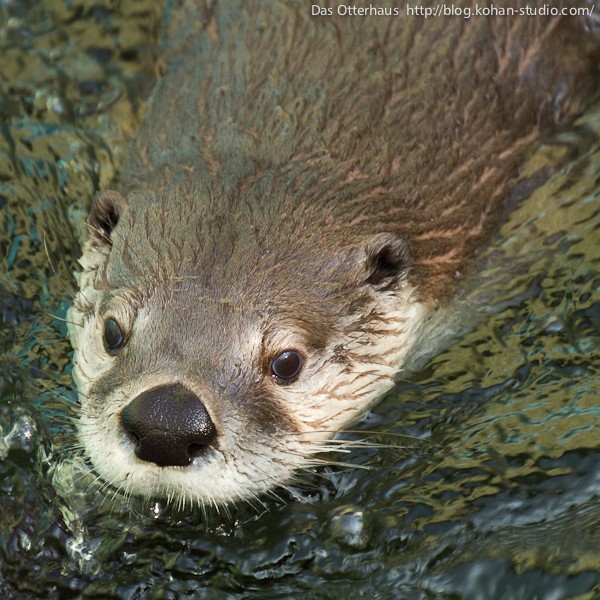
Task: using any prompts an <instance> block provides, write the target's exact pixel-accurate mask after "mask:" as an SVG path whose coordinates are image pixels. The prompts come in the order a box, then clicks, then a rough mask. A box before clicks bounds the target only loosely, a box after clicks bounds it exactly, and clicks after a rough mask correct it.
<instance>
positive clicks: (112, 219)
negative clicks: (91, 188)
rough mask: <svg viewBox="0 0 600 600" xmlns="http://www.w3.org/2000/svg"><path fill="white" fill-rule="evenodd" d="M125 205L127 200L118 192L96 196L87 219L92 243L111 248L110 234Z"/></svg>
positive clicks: (102, 193) (108, 192)
mask: <svg viewBox="0 0 600 600" xmlns="http://www.w3.org/2000/svg"><path fill="white" fill-rule="evenodd" d="M126 205H127V199H126V198H125V196H123V195H122V194H119V192H114V191H107V192H101V193H100V194H97V195H96V197H95V198H94V201H93V203H92V208H91V210H90V214H89V216H88V219H87V224H88V231H89V232H90V240H91V241H92V243H94V244H97V245H100V244H103V245H109V246H112V241H111V239H110V236H111V233H112V231H113V229H114V228H115V226H116V225H117V223H118V222H119V218H120V217H121V214H122V213H123V210H124V208H125V206H126Z"/></svg>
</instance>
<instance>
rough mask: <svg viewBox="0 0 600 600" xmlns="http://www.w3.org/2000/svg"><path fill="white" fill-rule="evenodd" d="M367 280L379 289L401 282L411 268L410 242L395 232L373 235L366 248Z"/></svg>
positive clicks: (385, 288)
mask: <svg viewBox="0 0 600 600" xmlns="http://www.w3.org/2000/svg"><path fill="white" fill-rule="evenodd" d="M365 254H366V260H365V269H366V277H365V281H366V282H367V283H368V284H370V285H372V286H373V287H374V288H375V289H377V290H388V289H390V288H393V287H395V286H397V285H398V284H400V283H401V282H402V281H403V280H404V279H406V276H407V275H408V270H409V262H410V261H409V254H408V244H407V243H406V240H405V239H404V238H401V237H399V236H397V235H395V234H393V233H379V234H377V235H375V236H373V237H372V238H371V239H370V240H369V243H368V244H367V247H366V249H365Z"/></svg>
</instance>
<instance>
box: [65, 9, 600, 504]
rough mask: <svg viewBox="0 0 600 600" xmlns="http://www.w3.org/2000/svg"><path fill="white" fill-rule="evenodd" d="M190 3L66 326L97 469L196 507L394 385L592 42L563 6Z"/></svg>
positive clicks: (586, 63)
mask: <svg viewBox="0 0 600 600" xmlns="http://www.w3.org/2000/svg"><path fill="white" fill-rule="evenodd" d="M566 6H571V5H566ZM334 12H335V11H334ZM196 17H197V23H198V25H197V26H196V25H195V23H196V22H195V21H194V20H193V19H191V20H190V22H191V25H190V27H188V29H194V28H196V29H197V32H196V33H195V34H194V35H187V36H186V37H184V38H179V41H175V40H176V39H177V36H175V35H174V39H173V40H172V46H171V47H172V53H173V55H174V58H173V60H172V64H171V65H170V67H169V71H168V74H167V75H166V76H165V77H164V78H163V80H162V81H161V82H160V83H159V84H158V86H157V89H156V91H155V94H154V96H153V100H152V104H151V108H150V110H149V114H148V116H147V118H146V121H145V123H144V125H143V126H142V128H141V131H140V132H139V135H138V136H137V138H136V140H135V141H134V143H133V145H132V147H131V148H130V151H129V154H128V157H127V159H126V161H125V166H124V169H123V173H122V176H121V191H120V192H104V193H103V194H101V195H99V196H98V197H97V198H96V200H95V202H94V205H93V208H92V211H91V214H90V217H89V226H90V227H89V230H90V238H89V241H88V242H87V244H86V247H85V251H84V254H83V257H82V259H81V264H82V267H83V272H82V274H81V277H80V287H81V292H80V294H79V295H78V297H77V299H76V301H75V304H74V306H73V308H72V309H71V313H70V317H69V319H70V321H71V322H72V324H71V338H72V341H73V346H74V348H75V358H74V362H75V368H74V375H75V379H76V382H77V385H78V388H79V392H80V397H81V405H82V407H81V421H80V436H81V440H82V442H83V444H84V446H85V448H86V451H87V453H88V454H89V456H90V457H91V459H92V462H93V464H94V465H95V468H96V469H97V470H98V471H99V473H100V474H101V475H102V477H103V478H104V479H105V480H106V481H108V482H110V483H111V484H113V485H115V486H116V487H119V488H122V489H123V490H124V491H126V492H128V493H140V494H146V495H157V496H164V497H167V498H171V499H173V498H176V499H178V501H179V502H181V503H185V502H187V501H190V502H194V503H200V504H204V503H211V504H214V505H217V504H221V503H225V502H229V501H235V500H237V499H243V498H251V497H255V496H256V495H258V494H260V493H262V492H264V491H266V490H268V489H270V488H272V487H274V486H276V485H280V484H283V483H285V482H286V481H288V480H289V479H290V478H291V476H292V474H293V472H294V471H295V470H297V469H300V468H304V467H306V466H309V465H311V464H314V463H315V462H316V461H317V460H318V458H317V457H316V455H317V454H318V453H319V452H321V451H325V450H327V449H328V448H329V447H330V446H328V445H327V440H329V439H330V438H331V437H332V436H334V435H335V434H336V432H338V431H339V430H340V429H342V428H344V427H345V426H347V425H348V424H349V423H351V422H352V421H355V420H356V419H357V418H359V417H360V415H361V414H362V413H363V412H364V411H365V410H366V409H367V408H368V407H369V406H371V405H372V404H373V403H374V402H375V401H376V400H377V399H378V398H379V397H381V395H382V394H384V393H385V392H386V391H388V390H389V389H390V388H391V387H392V386H393V381H394V376H395V375H396V374H397V372H398V371H399V370H400V369H401V367H402V364H403V362H404V360H405V357H406V354H407V352H408V351H409V350H410V348H411V347H412V346H413V345H414V342H415V339H416V338H417V335H418V331H419V329H420V328H421V327H422V326H423V324H424V323H425V322H427V320H428V319H429V318H430V316H431V315H432V313H433V312H434V311H435V310H436V307H437V306H438V304H439V303H440V302H443V301H444V300H446V299H448V298H449V297H450V296H451V294H452V290H453V288H454V286H455V282H456V276H457V273H461V272H463V270H464V269H465V267H466V264H467V262H468V260H469V259H470V258H471V256H472V255H473V252H474V251H475V250H476V249H477V247H479V246H480V245H481V244H482V242H483V241H484V240H485V239H486V237H487V236H488V234H489V231H490V230H491V228H492V227H493V226H494V224H495V223H496V221H497V219H498V216H499V214H500V213H501V211H502V209H503V202H502V200H503V197H504V196H505V195H506V193H507V190H508V187H509V185H510V183H511V181H512V180H513V179H514V177H515V175H516V172H517V167H518V165H519V163H520V161H522V160H523V157H524V155H525V153H526V152H527V150H528V148H530V147H531V144H532V142H533V141H534V140H535V139H537V138H538V137H539V136H540V134H541V133H542V132H544V131H546V130H548V129H551V128H553V127H555V126H556V125H559V124H561V123H564V122H566V121H568V120H570V119H572V118H573V117H574V116H575V115H577V114H578V113H579V112H581V110H582V109H583V108H584V106H585V105H586V103H588V102H589V101H590V99H591V98H592V96H593V94H594V90H595V89H596V83H597V78H596V58H597V43H596V39H595V38H594V36H593V33H592V32H591V31H588V29H587V27H586V24H585V22H584V20H583V19H581V18H578V17H539V18H537V17H514V18H509V17H505V18H472V19H460V18H437V19H433V18H432V19H423V18H418V17H414V18H411V17H408V16H406V15H403V14H401V15H399V16H396V17H345V18H341V17H340V18H338V17H335V16H312V15H311V7H310V5H309V4H306V3H303V2H298V3H293V2H287V1H286V2H256V3H251V2H240V3H239V4H238V3H234V2H227V3H224V4H223V6H221V5H218V6H217V7H216V8H214V10H211V11H209V10H207V11H205V12H199V13H198V15H196Z"/></svg>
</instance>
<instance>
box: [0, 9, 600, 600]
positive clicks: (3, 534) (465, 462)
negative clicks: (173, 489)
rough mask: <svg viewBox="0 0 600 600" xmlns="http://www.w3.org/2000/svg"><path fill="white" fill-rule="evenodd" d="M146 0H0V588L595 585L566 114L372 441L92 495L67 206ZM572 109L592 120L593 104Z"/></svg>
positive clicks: (592, 345)
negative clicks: (450, 328)
mask: <svg viewBox="0 0 600 600" xmlns="http://www.w3.org/2000/svg"><path fill="white" fill-rule="evenodd" d="M159 4H160V3H158V2H157V3H150V2H124V3H122V5H121V6H120V8H119V10H118V11H116V12H115V11H113V12H109V11H108V10H107V9H105V8H103V7H102V6H103V5H102V4H100V3H96V4H94V3H91V2H89V3H88V2H84V1H81V2H75V1H73V2H68V3H63V2H58V1H57V2H52V1H48V2H33V1H31V2H18V1H15V2H3V3H0V52H1V53H2V58H3V59H2V60H0V114H1V117H2V118H1V122H0V133H1V135H0V215H1V219H2V229H1V230H0V231H1V232H2V234H1V236H0V247H1V249H2V256H3V257H4V259H3V261H2V262H1V263H0V264H1V267H0V309H1V315H2V326H1V327H0V350H1V352H2V356H1V358H0V369H1V377H2V380H1V383H0V589H1V590H2V593H1V594H0V596H2V597H6V598H35V597H40V598H61V599H62V598H78V597H86V598H87V597H94V596H95V597H100V598H142V597H143V598H176V597H197V598H290V597H292V598H294V597H300V596H301V595H303V596H307V597H310V598H340V597H344V596H352V597H368V598H410V599H414V598H448V599H450V598H452V599H458V598H465V599H471V598H473V599H475V598H498V599H501V598H506V599H515V598H534V597H537V598H543V599H548V600H553V599H559V598H560V599H562V598H578V599H588V598H589V599H592V598H595V597H598V596H600V505H599V504H598V495H599V492H600V444H599V443H598V441H599V436H598V422H599V418H600V404H599V403H598V392H599V390H600V385H599V376H598V364H599V360H598V353H599V345H600V344H599V342H600V323H599V321H600V302H599V293H598V291H599V287H600V275H599V268H598V266H599V255H600V250H599V244H598V232H597V230H598V228H599V226H600V212H599V211H598V206H599V204H598V192H597V185H596V180H597V178H598V175H599V174H600V160H599V158H600V154H599V152H600V150H599V149H598V148H597V144H595V143H594V142H590V141H589V139H588V138H586V136H585V135H583V133H582V132H583V128H582V127H583V125H582V127H580V128H579V129H576V130H574V131H572V132H565V133H564V134H562V136H559V137H558V138H556V139H554V140H550V141H549V142H548V144H547V145H545V146H544V147H542V148H541V149H540V151H539V152H538V153H537V154H536V156H535V157H533V158H532V160H531V161H530V163H529V164H528V165H526V166H524V171H525V172H527V171H528V170H529V172H534V171H538V170H539V169H540V168H542V167H543V166H544V165H546V164H553V163H555V162H556V157H557V154H561V153H562V155H563V163H564V164H565V168H564V169H563V170H562V171H561V172H559V173H555V174H554V176H553V177H551V178H550V179H549V180H548V182H547V183H546V184H545V185H544V186H543V187H542V188H541V189H540V190H538V191H537V192H536V193H535V194H534V196H533V197H532V198H530V199H529V200H527V201H526V202H525V203H523V204H522V205H520V206H519V207H517V208H516V210H515V211H514V212H513V213H512V215H511V218H510V220H509V221H508V222H507V223H506V224H505V225H504V226H503V228H502V230H501V231H500V233H499V235H498V237H497V238H496V239H495V241H494V242H493V244H492V245H491V246H490V248H488V249H487V250H486V252H485V253H484V254H483V255H482V256H481V257H480V259H479V261H480V270H479V271H478V274H477V275H476V276H474V277H473V278H472V279H471V280H470V281H468V282H466V283H465V285H464V293H463V294H462V295H461V296H460V297H459V298H458V299H457V302H456V303H455V313H456V314H457V315H460V316H459V317H458V318H457V320H455V321H451V323H453V324H456V329H457V331H459V332H460V333H458V334H457V335H456V340H455V341H454V342H453V343H452V344H451V345H450V346H449V347H448V348H447V349H446V350H444V351H443V352H441V353H438V354H437V355H435V356H434V357H433V358H431V359H430V360H429V361H427V362H426V363H425V364H424V365H422V366H421V367H420V368H419V369H418V370H417V372H416V373H413V374H410V375H407V376H406V377H405V378H403V379H402V380H401V381H400V382H399V384H398V388H397V389H396V390H395V391H394V393H393V394H390V395H389V396H388V397H386V398H385V399H384V400H383V401H382V402H381V403H380V404H379V405H378V406H377V407H376V408H375V409H374V410H373V411H372V413H371V414H370V415H369V416H368V417H367V418H366V419H365V421H364V422H362V423H361V424H359V425H358V426H357V428H356V431H355V432H354V433H351V434H348V437H350V438H351V439H354V440H357V442H361V441H365V440H368V441H369V442H371V444H370V445H368V444H365V445H362V446H360V445H358V444H357V448H356V449H355V450H354V451H353V452H352V454H351V455H349V456H346V455H341V456H340V460H343V461H346V462H348V463H351V464H353V465H355V466H356V468H351V467H348V468H342V467H334V468H328V469H321V470H319V471H315V472H312V473H308V474H305V475H304V476H303V482H302V483H301V484H299V485H298V487H297V489H296V493H295V495H294V494H293V493H283V492H281V493H279V498H278V499H277V498H266V499H265V500H264V505H263V506H260V505H257V506H239V507H231V508H230V509H229V510H228V511H226V512H223V513H222V514H216V513H214V512H210V511H209V512H208V513H207V514H203V513H202V512H195V513H193V514H189V513H188V514H186V513H185V512H183V511H182V512H179V513H177V512H175V511H173V510H172V509H171V508H168V507H165V506H163V505H161V504H155V503H153V502H150V501H142V500H138V501H134V502H132V503H126V502H124V500H123V499H122V498H120V497H115V496H114V494H113V493H112V491H111V490H108V489H105V488H103V487H102V485H101V484H100V483H99V482H97V481H96V480H95V477H94V475H93V474H92V473H90V472H89V469H88V468H87V466H86V465H85V463H84V462H83V461H82V460H81V459H80V457H79V456H78V455H77V454H76V453H75V452H74V451H73V447H74V445H75V444H76V440H75V436H74V422H73V419H74V418H75V416H76V397H75V394H74V393H73V391H72V389H71V386H70V371H69V369H70V367H69V352H70V348H69V345H68V343H67V342H66V340H65V329H66V328H65V324H64V321H62V320H61V319H64V315H65V310H66V307H67V305H68V302H69V299H70V297H71V295H72V292H73V289H74V282H73V281H72V278H71V276H70V273H71V272H72V271H73V270H74V268H75V264H74V257H76V255H77V248H78V239H77V238H78V235H79V234H80V230H78V229H77V228H76V227H75V228H74V226H73V224H78V223H79V224H80V223H81V215H82V214H84V213H85V211H86V210H87V205H86V203H87V202H88V201H89V198H90V196H91V194H92V193H93V190H94V189H96V187H97V186H98V185H101V186H103V187H104V186H106V184H107V182H109V181H110V179H111V178H112V177H113V176H114V174H115V172H116V171H117V170H118V168H119V164H120V157H121V155H122V151H123V147H124V145H125V143H126V139H127V137H128V136H129V135H130V133H131V132H132V131H134V130H135V128H136V125H137V124H138V123H139V118H140V115H141V114H143V107H144V99H145V98H146V96H147V93H148V90H149V89H150V87H151V85H152V81H153V78H154V70H153V66H152V65H153V62H152V60H151V59H152V56H153V55H154V52H155V48H156V42H155V32H156V31H157V28H158V24H159V22H160V6H159ZM137 48H141V51H136V49H137ZM5 57H9V59H7V60H5ZM584 124H586V126H587V127H588V129H590V128H591V129H593V130H595V131H596V135H597V134H598V131H599V130H600V110H595V111H590V114H589V115H588V116H587V117H586V118H585V120H584ZM558 141H559V142H561V143H560V144H558V143H557V142H558ZM576 146H577V147H584V146H587V147H589V151H588V152H587V153H584V154H583V156H581V157H580V158H579V159H578V160H572V159H568V155H569V153H570V152H572V150H573V149H574V148H575V147H576ZM565 156H566V157H567V158H565ZM466 324H470V325H471V327H468V328H466V329H465V325H466ZM359 467H361V468H359ZM362 467H368V468H367V469H365V468H362Z"/></svg>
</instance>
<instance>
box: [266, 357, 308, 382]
mask: <svg viewBox="0 0 600 600" xmlns="http://www.w3.org/2000/svg"><path fill="white" fill-rule="evenodd" d="M301 368H302V357H301V356H300V354H299V353H298V352H296V351H295V350H286V351H285V352H282V353H281V354H280V355H279V356H277V357H276V358H275V359H273V362H272V363H271V373H272V374H273V375H274V376H275V377H276V378H277V379H281V380H282V381H288V380H290V379H294V377H296V376H297V375H298V373H300V369H301Z"/></svg>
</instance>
